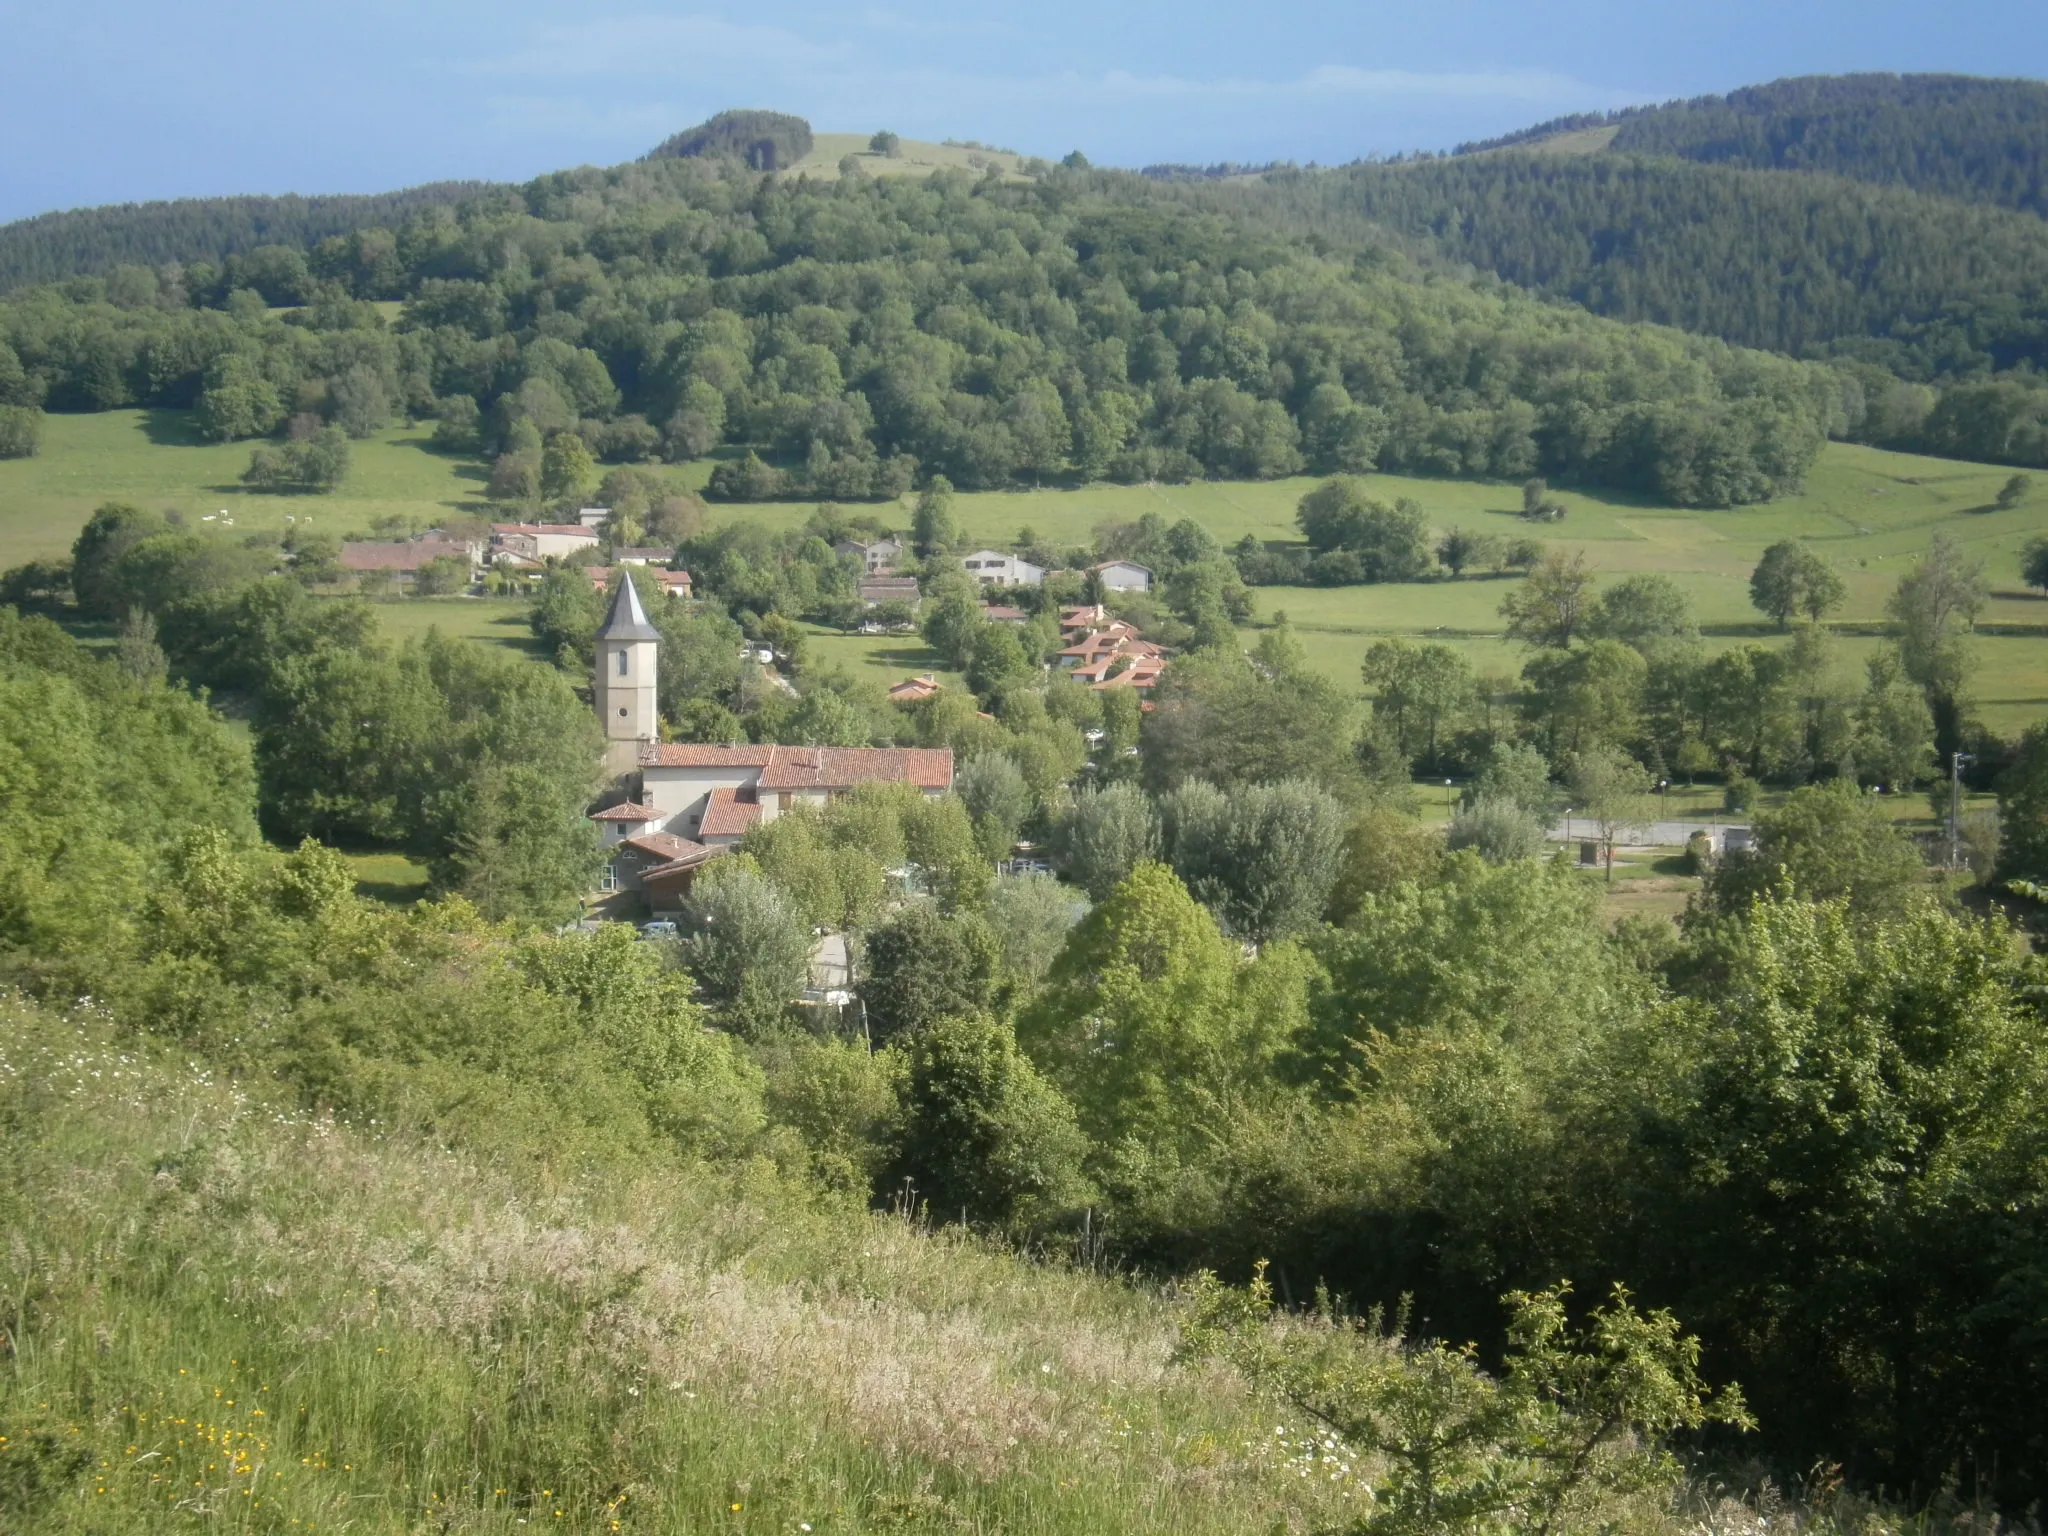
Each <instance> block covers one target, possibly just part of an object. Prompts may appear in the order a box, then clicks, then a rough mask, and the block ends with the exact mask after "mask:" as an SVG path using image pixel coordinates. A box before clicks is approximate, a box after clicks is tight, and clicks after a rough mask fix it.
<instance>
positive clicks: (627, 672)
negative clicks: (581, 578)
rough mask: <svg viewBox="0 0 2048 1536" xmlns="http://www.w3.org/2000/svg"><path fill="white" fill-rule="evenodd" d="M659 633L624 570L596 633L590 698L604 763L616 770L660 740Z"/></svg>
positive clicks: (634, 761)
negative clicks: (602, 738)
mask: <svg viewBox="0 0 2048 1536" xmlns="http://www.w3.org/2000/svg"><path fill="white" fill-rule="evenodd" d="M660 642H661V631H660V630H658V629H656V628H655V627H654V626H653V625H652V624H651V623H649V622H648V619H647V610H646V609H644V608H642V607H641V606H640V594H639V593H638V592H637V591H635V590H634V587H633V573H632V571H631V570H630V569H621V571H620V573H619V590H618V592H617V593H616V594H615V595H614V596H613V598H612V608H611V612H610V613H609V614H607V615H606V616H605V621H604V627H603V628H601V629H599V630H598V632H597V675H596V677H595V678H594V679H593V686H592V689H591V694H592V697H593V698H594V699H595V700H596V701H597V718H598V721H599V723H600V724H602V725H603V726H604V736H605V762H606V764H607V766H609V767H610V768H611V770H612V771H613V772H614V773H630V772H632V771H633V769H634V768H636V767H637V766H638V765H639V761H640V748H641V747H642V746H643V745H644V744H647V743H650V742H655V741H658V740H660V739H661V730H660V727H659V725H658V724H657V723H656V722H657V719H658V715H657V710H656V707H655V689H654V684H655V655H656V652H657V650H658V648H659V645H660Z"/></svg>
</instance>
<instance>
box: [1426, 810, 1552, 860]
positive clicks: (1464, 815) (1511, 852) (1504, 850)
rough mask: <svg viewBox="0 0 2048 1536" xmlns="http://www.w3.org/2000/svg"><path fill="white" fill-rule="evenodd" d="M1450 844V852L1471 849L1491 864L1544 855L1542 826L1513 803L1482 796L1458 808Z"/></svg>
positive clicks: (1453, 822) (1452, 826)
mask: <svg viewBox="0 0 2048 1536" xmlns="http://www.w3.org/2000/svg"><path fill="white" fill-rule="evenodd" d="M1449 843H1450V847H1451V849H1452V851H1453V852H1455V851H1456V850H1458V849H1460V848H1471V849H1474V850H1476V851H1477V852H1478V853H1479V855H1480V857H1482V858H1484V859H1485V860H1486V861H1487V862H1488V863H1490V864H1508V863H1512V862H1513V861H1514V860H1516V859H1533V858H1536V857H1538V856H1539V855H1540V854H1541V853H1542V852H1543V824H1542V823H1541V822H1540V821H1538V820H1537V819H1536V818H1535V817H1534V816H1532V815H1531V814H1530V813H1529V812H1528V811H1526V810H1524V809H1523V808H1522V807H1521V806H1519V805H1517V804H1516V803H1515V802H1514V801H1513V800H1510V799H1507V798H1505V797H1498V796H1494V795H1481V796H1480V797H1479V798H1478V799H1476V800H1474V801H1473V802H1472V803H1471V804H1470V805H1461V806H1459V807H1458V811H1457V814H1456V815H1455V816H1453V817H1452V818H1451V830H1450V836H1449Z"/></svg>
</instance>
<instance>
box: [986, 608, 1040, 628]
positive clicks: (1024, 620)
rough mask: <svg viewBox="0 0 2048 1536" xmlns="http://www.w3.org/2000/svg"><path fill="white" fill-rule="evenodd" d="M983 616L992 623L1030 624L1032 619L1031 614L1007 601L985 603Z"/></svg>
mask: <svg viewBox="0 0 2048 1536" xmlns="http://www.w3.org/2000/svg"><path fill="white" fill-rule="evenodd" d="M981 616H982V617H983V618H984V619H987V620H988V621H989V623H991V624H1028V623H1029V622H1030V621H1031V615H1030V614H1028V613H1026V612H1025V611H1024V610H1023V609H1022V608H1012V607H1010V606H1009V605H1008V604H1007V603H984V604H983V605H982V609H981Z"/></svg>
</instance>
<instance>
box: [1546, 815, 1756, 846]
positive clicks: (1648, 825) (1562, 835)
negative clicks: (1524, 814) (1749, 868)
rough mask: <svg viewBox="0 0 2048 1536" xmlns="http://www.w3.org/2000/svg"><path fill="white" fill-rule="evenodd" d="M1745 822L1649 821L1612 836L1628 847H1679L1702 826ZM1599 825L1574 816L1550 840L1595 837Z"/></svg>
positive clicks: (1742, 823)
mask: <svg viewBox="0 0 2048 1536" xmlns="http://www.w3.org/2000/svg"><path fill="white" fill-rule="evenodd" d="M1748 825H1749V823H1748V822H1746V821H1652V822H1645V823H1643V824H1641V825H1639V826H1632V827H1630V828H1629V829H1628V830H1627V831H1625V832H1623V833H1622V834H1621V835H1620V836H1619V837H1617V838H1616V839H1615V846H1617V847H1630V848H1682V847H1684V846H1685V840H1686V839H1687V838H1689V837H1691V836H1692V835H1693V833H1695V832H1698V831H1700V830H1701V829H1702V828H1706V829H1710V830H1711V829H1714V828H1721V829H1724V830H1725V829H1726V828H1728V827H1747V826H1748ZM1599 836H1600V824H1599V823H1598V822H1596V821H1594V820H1593V819H1592V818H1591V817H1590V816H1574V817H1572V818H1570V823H1569V825H1567V823H1566V822H1564V821H1559V822H1558V823H1557V824H1556V825H1555V826H1553V827H1552V828H1551V829H1550V832H1549V837H1550V840H1551V841H1552V842H1553V843H1570V842H1576V841H1578V840H1579V839H1580V838H1598V837H1599Z"/></svg>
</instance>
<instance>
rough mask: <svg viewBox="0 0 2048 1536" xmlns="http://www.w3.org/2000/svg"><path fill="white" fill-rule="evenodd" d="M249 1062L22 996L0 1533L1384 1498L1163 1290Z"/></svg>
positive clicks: (1166, 1517) (863, 1515)
mask: <svg viewBox="0 0 2048 1536" xmlns="http://www.w3.org/2000/svg"><path fill="white" fill-rule="evenodd" d="M263 1091H264V1090H263V1089H262V1088H261V1086H260V1085H259V1084H257V1083H255V1082H253V1081H251V1082H237V1081H230V1080H228V1079H227V1078H226V1077H225V1075H224V1074H222V1073H220V1072H218V1071H216V1070H213V1069H210V1068H208V1067H205V1066H202V1065H199V1064H197V1063H194V1062H189V1061H186V1060H184V1059H182V1058H181V1057H180V1056H178V1055H174V1054H168V1053H167V1054H162V1055H157V1054H155V1053H154V1049H153V1047H152V1045H151V1044H150V1043H149V1042H148V1041H137V1040H135V1039H133V1038H126V1039H121V1040H119V1041H116V1040H115V1039H114V1038H113V1037H112V1036H111V1034H109V1033H108V1032H106V1031H105V1030H104V1029H102V1028H101V1027H100V1026H98V1025H97V1024H96V1022H95V1021H94V1020H92V1019H91V1018H90V1017H87V1018H84V1019H82V1020H78V1021H68V1020H61V1019H57V1018H54V1017H52V1016H50V1015H48V1014H44V1013H40V1012H37V1011H33V1010H31V1009H29V1008H28V1007H27V1006H26V1005H23V1004H18V1003H11V1002H8V1003H0V1124H4V1125H6V1126H7V1127H8V1129H9V1131H10V1136H9V1140H8V1146H9V1150H10V1156H9V1158H8V1159H7V1163H6V1166H5V1168H4V1169H0V1213H4V1215H5V1220H6V1225H7V1229H8V1231H9V1233H10V1235H11V1238H12V1243H11V1246H9V1247H6V1248H0V1305H5V1304H6V1303H8V1302H12V1303H13V1305H12V1307H11V1309H9V1310H4V1311H0V1320H4V1322H5V1325H6V1327H7V1330H8V1331H7V1332H6V1333H5V1334H4V1335H0V1337H4V1338H5V1340H6V1345H7V1348H6V1351H5V1355H4V1356H0V1530H4V1531H7V1532H10V1533H12V1532H16V1531H19V1532H24V1533H26V1532H29V1531H35V1532H38V1533H48V1536H64V1533H71V1536H88V1533H91V1536H114V1533H127V1532H136V1533H141V1532H161V1531H181V1530H201V1529H205V1530H227V1531H240V1532H250V1533H258V1532H260V1533H273V1536H282V1533H287V1532H303V1531H337V1532H340V1531H346V1532H353V1533H358V1536H379V1533H391V1536H398V1533H407V1532H418V1531H428V1530H432V1531H466V1532H505V1533H507V1536H509V1533H511V1532H513V1531H515V1530H517V1529H519V1528H520V1527H532V1528H539V1527H543V1526H545V1527H546V1528H549V1529H552V1530H555V1531H568V1532H579V1533H598V1532H604V1533H610V1532H627V1533H631V1532H646V1533H650V1536H652V1533H659V1532H675V1531H697V1532H728V1533H732V1536H742V1533H760V1536H771V1533H772V1536H787V1533H794V1532H799V1531H808V1532H815V1533H819V1536H825V1533H853V1532H884V1531H895V1532H914V1531H930V1532H939V1531H1003V1532H1008V1533H1013V1536H1057V1533H1067V1532H1073V1533H1081V1532H1100V1531H1110V1530H1116V1531H1125V1532H1134V1533H1141V1532H1161V1533H1165V1532H1175V1533H1188V1536H1202V1533H1209V1532H1214V1533H1218V1536H1221V1533H1224V1532H1242V1531H1248V1530H1261V1531H1264V1530H1275V1531H1278V1530H1300V1529H1304V1528H1306V1527H1308V1526H1310V1525H1314V1526H1318V1527H1328V1526H1329V1525H1331V1524H1332V1523H1333V1522H1334V1521H1335V1520H1336V1519H1338V1518H1340V1511H1343V1510H1344V1509H1346V1508H1347V1506H1348V1505H1350V1504H1354V1503H1356V1502H1357V1499H1358V1498H1359V1497H1361V1496H1362V1494H1361V1493H1360V1491H1359V1490H1358V1485H1357V1484H1356V1483H1355V1482H1354V1481H1353V1478H1352V1476H1351V1475H1349V1473H1348V1472H1347V1473H1346V1474H1345V1475H1342V1476H1335V1475H1333V1474H1332V1473H1330V1472H1328V1471H1326V1470H1324V1468H1323V1467H1322V1466H1320V1465H1318V1464H1316V1462H1315V1459H1314V1457H1313V1454H1312V1453H1306V1454H1305V1453H1304V1451H1303V1446H1304V1445H1306V1444H1309V1443H1312V1442H1311V1441H1310V1439H1309V1437H1308V1436H1307V1435H1306V1433H1305V1427H1304V1426H1302V1425H1300V1424H1297V1423H1295V1422H1294V1421H1293V1419H1292V1417H1291V1416H1285V1415H1277V1414H1275V1413H1274V1411H1273V1409H1272V1408H1271V1407H1270V1406H1262V1405H1260V1404H1259V1403H1258V1402H1256V1401H1255V1400H1254V1399H1252V1398H1251V1397H1250V1396H1249V1395H1248V1394H1247V1393H1246V1392H1245V1391H1244V1389H1243V1387H1242V1386H1241V1385H1240V1384H1239V1382H1238V1381H1237V1380H1236V1379H1235V1378H1234V1377H1232V1376H1230V1375H1228V1374H1227V1373H1225V1372H1224V1371H1223V1370H1222V1369H1220V1368H1213V1367H1199V1368H1190V1367H1185V1366H1180V1365H1176V1364H1174V1363H1173V1360H1172V1355H1173V1350H1174V1344H1175V1337H1176V1335H1175V1317H1176V1314H1175V1309H1174V1306H1173V1304H1172V1303H1171V1302H1170V1301H1169V1300H1168V1299H1166V1298H1165V1297H1163V1296H1161V1295H1160V1294H1159V1293H1157V1292H1155V1291H1149V1290H1146V1289H1143V1288H1140V1287H1138V1286H1135V1285H1129V1284H1124V1283H1121V1282H1119V1281H1116V1280H1111V1279H1104V1278H1098V1277H1096V1276H1094V1275H1091V1274H1089V1273H1086V1272H1082V1271H1077V1270H1073V1269H1069V1268H1065V1267H1062V1266H1060V1265H1058V1264H1032V1263H1027V1262H1025V1261H1023V1260H1021V1259H1019V1258H1017V1257H1014V1256H1012V1255H1011V1254H1010V1253H1008V1252H1006V1251H1004V1250H1002V1249H1001V1248H999V1247H997V1246H994V1245H989V1244H984V1243H982V1242H981V1241H979V1240H977V1239H973V1238H968V1237H964V1236H961V1235H959V1232H958V1229H950V1230H948V1231H941V1232H939V1233H936V1234H934V1233H930V1232H928V1231H926V1230H925V1229H923V1228H921V1227H920V1226H918V1225H916V1224H914V1223H911V1222H908V1221H904V1220H900V1219H897V1218H894V1217H891V1216H887V1215H878V1214H871V1213H869V1212H868V1211H866V1210H864V1209H860V1208H859V1207H858V1203H857V1202H855V1201H853V1200H831V1199H827V1198H824V1197H821V1196H819V1195H818V1194H816V1193H815V1191H808V1190H805V1189H802V1188H799V1187H798V1186H797V1185H796V1184H795V1183H794V1182H793V1181H790V1182H785V1181H784V1180H783V1179H782V1178H781V1176H779V1175H778V1174H777V1173H776V1172H775V1171H774V1168H773V1166H772V1164H770V1163H769V1162H768V1161H767V1160H766V1159H763V1160H762V1161H760V1162H759V1163H758V1164H757V1165H755V1166H753V1167H751V1168H748V1167H741V1168H739V1169H737V1170H726V1171H718V1172H714V1171H710V1170H704V1171H700V1172H691V1171H689V1170H687V1169H681V1170H679V1169H678V1168H676V1167H675V1166H674V1164H673V1162H672V1161H662V1162H658V1163H656V1164H653V1165H650V1166H649V1167H648V1168H645V1169H641V1170H638V1171H636V1170H634V1169H632V1168H630V1167H607V1168H603V1169H591V1170H588V1171H586V1172H581V1173H579V1172H578V1171H577V1170H575V1169H573V1168H567V1169H555V1170H553V1171H551V1172H544V1171H542V1170H539V1169H537V1168H533V1167H532V1166H531V1165H530V1164H528V1163H525V1162H523V1161H522V1160H520V1159H518V1158H510V1159H501V1158H496V1157H492V1156H489V1155H483V1156H477V1155H464V1154H461V1153H457V1152H451V1151H447V1150H444V1149H442V1148H440V1147H438V1146H435V1145H433V1144H432V1140H431V1138H427V1137H421V1136H417V1135H415V1134H414V1132H413V1131H412V1129H411V1128H409V1127H407V1126H403V1125H401V1126H382V1127H379V1126H375V1125H374V1124H373V1125H372V1126H370V1127H364V1128H360V1129H350V1128H348V1127H344V1126H342V1125H338V1124H336V1123H334V1122H331V1121H328V1120H325V1119H321V1118H316V1117H312V1116H308V1115H306V1114H305V1113H303V1112H302V1111H300V1110H298V1109H297V1108H295V1107H294V1106H293V1105H291V1104H290V1103H289V1102H284V1101H267V1100H266V1099H265V1098H264V1097H263V1096H262V1095H263ZM1276 1426H1278V1427H1279V1428H1280V1429H1282V1430H1284V1431H1285V1433H1284V1434H1276ZM1311 1471H1312V1472H1313V1475H1310V1473H1311ZM1376 1471H1377V1469H1376V1468H1366V1467H1361V1468H1359V1469H1358V1474H1359V1476H1361V1477H1363V1476H1365V1475H1369V1474H1370V1473H1373V1472H1376ZM1658 1523H1659V1522H1657V1521H1655V1520H1654V1518H1653V1520H1652V1522H1651V1526H1652V1528H1653V1529H1654V1528H1655V1527H1656V1525H1657V1524H1658Z"/></svg>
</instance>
